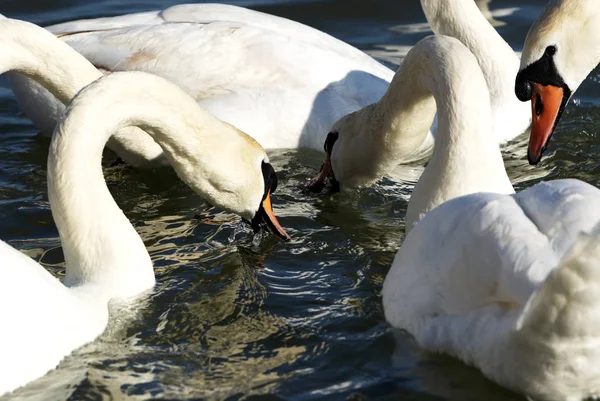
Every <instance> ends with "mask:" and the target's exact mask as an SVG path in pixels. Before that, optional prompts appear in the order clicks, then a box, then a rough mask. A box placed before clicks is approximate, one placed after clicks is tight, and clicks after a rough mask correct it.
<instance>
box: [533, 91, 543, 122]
mask: <svg viewBox="0 0 600 401" xmlns="http://www.w3.org/2000/svg"><path fill="white" fill-rule="evenodd" d="M542 111H544V103H543V102H542V97H541V96H540V94H539V93H536V94H535V115H536V116H538V117H539V116H540V114H542Z"/></svg>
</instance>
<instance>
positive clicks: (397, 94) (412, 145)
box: [309, 0, 531, 191]
mask: <svg viewBox="0 0 600 401" xmlns="http://www.w3.org/2000/svg"><path fill="white" fill-rule="evenodd" d="M421 5H422V7H423V10H424V12H425V15H426V17H427V20H428V21H429V23H430V25H431V27H432V29H433V31H434V32H435V33H436V34H441V35H447V36H452V37H455V38H457V39H458V40H460V41H461V42H462V43H463V44H464V45H465V46H466V47H467V48H468V49H469V50H470V51H471V52H472V53H473V55H474V56H475V58H476V60H477V61H478V63H479V67H480V70H481V71H483V73H484V74H483V75H484V80H485V83H486V86H487V88H488V90H486V91H485V92H478V93H477V94H476V97H472V98H468V101H469V102H473V103H476V102H480V101H481V95H482V94H483V93H486V92H487V93H488V100H487V101H488V102H489V103H491V105H492V109H491V110H492V111H491V121H492V126H491V127H490V129H488V132H487V136H489V137H490V138H491V140H493V141H496V142H497V143H504V142H506V141H508V140H510V139H512V138H514V137H516V136H517V135H520V134H521V133H523V131H525V130H526V129H527V127H528V126H529V123H530V119H531V115H530V112H529V108H528V107H527V105H523V104H522V103H521V102H519V101H518V100H517V99H515V98H514V94H513V79H514V75H515V74H516V73H517V70H518V65H519V60H518V58H517V56H516V55H515V53H514V52H513V50H512V49H511V48H510V46H509V45H508V44H507V43H506V42H505V41H504V40H503V39H502V38H501V37H500V35H499V34H498V33H497V32H496V31H495V29H494V28H493V27H492V26H491V25H490V24H489V22H488V21H487V20H486V19H485V17H484V16H483V15H482V14H481V13H480V12H479V9H478V8H477V6H476V4H475V3H474V2H473V1H472V0H456V1H445V0H421ZM419 73H420V72H419V70H418V69H417V68H414V67H413V68H411V67H408V66H406V58H405V59H404V61H403V63H402V65H401V66H400V68H399V69H398V71H397V72H396V74H395V76H394V78H393V79H392V82H391V83H390V86H389V87H388V90H387V91H386V93H385V94H384V95H383V97H382V98H381V100H380V101H379V102H377V103H375V104H373V105H369V106H367V107H365V108H363V109H361V110H359V111H356V112H354V113H351V114H349V115H346V116H344V117H343V118H341V119H340V120H338V121H337V122H336V123H335V124H334V125H333V127H332V128H331V130H330V132H331V136H330V137H329V138H330V139H329V141H328V142H326V145H325V148H326V149H325V150H326V153H327V155H326V160H325V163H324V164H323V168H322V169H321V171H320V173H319V175H318V176H317V177H316V178H315V179H313V181H311V183H310V184H309V188H311V189H312V190H315V191H319V190H320V189H321V187H322V186H323V182H324V180H325V178H327V177H329V178H330V179H331V180H332V181H333V182H334V187H340V188H344V187H345V188H352V187H360V186H365V185H369V184H370V183H372V182H374V181H376V180H377V179H379V178H380V177H382V176H383V175H385V174H386V173H387V172H389V171H391V170H392V169H393V168H394V167H395V166H396V165H397V164H398V163H399V162H400V161H402V162H413V161H416V160H420V159H423V158H424V157H425V156H428V154H429V152H430V151H431V147H432V146H433V138H432V137H431V136H430V135H425V134H424V131H423V127H424V125H425V124H428V123H430V122H431V118H430V114H429V112H431V111H432V110H435V107H433V98H427V99H424V98H418V97H417V96H413V91H414V90H415V85H417V84H416V81H418V80H419V78H418V77H417V76H418V75H419ZM425 110H428V111H429V112H427V113H426V112H425ZM419 113H421V114H419ZM438 129H439V127H438ZM435 136H436V140H437V137H438V135H437V134H436V135H435Z"/></svg>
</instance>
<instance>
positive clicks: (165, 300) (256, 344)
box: [0, 0, 600, 401]
mask: <svg viewBox="0 0 600 401" xmlns="http://www.w3.org/2000/svg"><path fill="white" fill-rule="evenodd" d="M117 3H118V4H117ZM235 3H236V4H241V5H252V6H256V7H257V8H258V9H260V10H263V11H266V12H272V13H277V14H279V15H283V16H286V17H290V18H294V19H298V20H300V21H303V22H306V23H310V24H311V25H313V26H316V27H317V28H319V29H324V30H326V31H328V32H331V33H332V34H334V35H336V36H338V37H340V38H342V39H344V40H347V41H349V42H351V43H353V44H355V45H357V46H359V47H360V48H361V49H364V50H366V51H368V52H369V53H370V54H372V55H373V56H376V57H377V58H379V59H380V60H381V61H383V62H385V63H387V64H388V65H390V66H392V67H393V68H396V67H397V65H398V64H399V63H400V62H401V60H402V58H403V57H404V55H405V54H406V52H407V51H408V50H409V49H410V46H411V45H412V44H414V43H415V42H416V41H417V40H419V39H420V38H421V37H423V36H425V35H427V34H429V28H428V26H427V25H426V24H424V22H425V20H424V17H423V15H422V14H421V12H420V9H419V4H418V1H416V0H415V1H411V2H406V4H405V3H404V2H395V1H392V0H389V1H379V2H377V6H372V5H366V4H367V1H366V0H352V1H349V2H346V0H333V1H324V0H310V1H300V0H298V1H283V0H270V1H258V0H256V1H254V0H252V1H250V0H248V1H237V2H235ZM479 3H480V4H481V7H483V8H484V10H486V9H487V7H489V10H488V11H490V10H491V11H490V13H489V15H488V19H490V21H492V22H493V23H494V24H495V25H496V26H498V29H499V30H500V32H501V34H503V35H505V36H507V37H509V38H510V43H511V45H512V46H513V47H514V48H515V49H520V46H521V43H522V40H523V38H524V35H525V33H526V30H527V27H528V25H529V24H530V23H531V21H532V20H533V18H534V17H535V15H536V13H538V12H539V11H540V9H541V7H542V5H543V4H544V1H541V0H540V1H533V0H532V1H523V2H516V1H509V0H506V1H502V2H500V1H498V2H496V1H492V2H489V1H481V2H479ZM496 3H499V5H496ZM24 4H25V2H21V1H20V0H7V1H6V4H4V3H3V5H2V6H0V13H3V14H6V15H8V16H17V17H21V18H25V19H28V20H31V21H35V22H39V23H50V22H55V21H63V20H68V19H72V18H76V17H84V16H99V15H114V14H119V13H126V12H133V11H141V10H147V9H153V8H158V7H163V6H166V5H168V4H172V3H170V2H169V1H167V0H164V1H163V0H139V1H136V2H129V3H127V4H126V3H124V2H120V1H119V2H115V1H111V0H97V1H89V2H88V1H83V0H81V1H57V2H55V3H48V2H44V1H31V2H27V5H24ZM369 4H370V3H369ZM3 7H5V8H3ZM597 81H598V74H597V73H594V74H592V75H591V77H590V78H589V79H588V80H587V81H586V83H585V84H584V85H583V87H582V91H581V92H578V94H577V96H576V99H575V104H571V105H570V106H569V107H568V108H567V110H566V112H565V114H564V117H563V119H562V122H561V124H560V125H559V127H558V129H557V132H556V134H555V136H554V138H553V142H552V144H551V145H550V148H549V150H548V152H547V154H548V156H547V157H546V158H545V159H544V160H543V162H542V163H541V165H540V166H538V167H532V166H530V165H529V164H528V163H527V160H526V155H525V152H526V143H527V135H528V133H526V134H524V135H523V136H521V137H519V138H517V139H516V140H514V141H512V142H511V143H509V144H507V145H506V146H505V147H504V148H503V154H504V160H505V162H506V166H507V170H508V172H509V176H510V178H511V179H512V180H513V182H514V183H515V186H516V188H517V189H522V188H525V187H528V186H530V185H533V184H534V183H536V182H538V181H540V180H541V179H555V178H565V177H576V178H579V179H582V180H585V181H587V182H590V183H592V184H594V185H599V184H600V164H599V163H598V159H599V158H600V157H599V156H600V139H599V138H598V134H597V132H599V128H600V127H599V124H600V123H598V121H600V90H598V84H597ZM0 85H1V86H0V221H2V224H1V225H0V238H2V239H5V240H7V241H8V242H9V243H10V244H11V245H13V246H15V247H16V248H18V249H20V250H22V251H23V252H24V253H26V254H27V255H29V256H30V257H32V258H34V259H36V260H39V261H41V262H42V263H43V264H44V265H45V266H46V267H47V268H48V270H50V271H51V272H52V274H54V275H55V276H57V277H62V276H63V275H64V257H63V255H62V250H61V248H60V241H59V239H58V233H57V231H56V228H55V226H54V223H53V220H52V215H51V212H50V208H49V204H48V198H47V194H46V177H45V174H46V156H47V149H48V145H49V140H48V139H47V138H45V137H43V136H41V135H37V132H36V130H35V129H34V128H33V126H32V125H31V124H30V123H29V122H28V120H26V119H25V118H23V117H22V116H21V115H20V114H19V110H18V107H17V104H16V102H15V100H14V98H13V96H12V93H11V92H10V90H9V89H7V88H8V86H7V82H6V80H5V79H4V78H2V79H1V80H0ZM269 157H270V159H271V160H272V162H273V165H274V167H275V169H276V170H277V171H278V172H279V187H278V190H277V192H276V193H275V195H274V196H273V202H274V209H275V212H276V214H277V215H278V217H279V219H280V222H281V224H282V225H283V226H284V227H286V229H287V230H288V233H289V234H290V235H291V236H292V239H291V241H289V242H288V243H282V242H280V241H278V240H276V239H275V238H273V237H272V236H269V235H261V234H257V235H255V234H254V233H253V232H252V230H251V229H250V228H249V227H248V226H247V225H246V224H244V223H242V222H241V221H240V219H239V218H238V217H236V216H233V215H232V214H229V213H225V212H223V211H220V210H218V209H216V208H214V207H212V206H210V205H209V204H207V203H206V202H204V201H203V200H202V199H201V198H200V197H198V196H197V195H195V194H193V193H192V191H191V190H190V189H189V188H187V187H186V186H185V185H184V184H183V183H181V182H180V181H179V180H178V178H177V176H176V175H175V174H174V173H173V172H172V171H169V170H168V169H164V170H156V171H139V170H134V169H132V168H129V167H122V166H119V167H110V168H108V167H107V168H106V169H105V176H106V180H107V183H108V186H109V189H110V190H111V193H112V194H113V196H114V197H115V199H116V201H117V203H118V204H119V205H120V207H121V208H122V209H123V211H124V212H125V214H126V215H127V216H128V217H129V219H130V220H131V221H132V223H133V224H134V226H135V227H136V229H137V231H138V233H139V234H140V236H141V237H142V239H143V240H144V243H145V245H146V247H147V249H148V251H149V253H150V255H151V257H152V260H153V262H154V266H155V272H156V277H157V285H156V287H155V289H154V291H152V292H150V293H148V294H147V295H146V296H145V297H143V298H142V299H141V300H140V301H139V302H138V303H137V304H136V305H127V306H123V305H118V304H113V305H111V313H112V316H113V320H112V321H111V325H110V327H109V328H108V330H107V331H106V332H105V333H104V335H103V336H102V337H101V338H100V339H99V340H98V341H96V342H94V343H92V344H89V345H87V346H85V347H83V348H81V349H79V350H77V351H76V352H75V353H74V354H73V355H72V356H70V357H68V358H66V359H65V360H64V361H63V362H62V363H61V365H60V366H59V368H58V369H57V370H55V371H53V372H51V373H50V374H48V375H47V376H45V377H44V378H42V379H40V380H37V381H36V382H34V383H31V384H30V385H28V386H26V387H24V388H23V389H20V390H18V391H17V392H16V393H15V394H14V395H13V396H12V398H11V397H7V399H9V398H10V399H18V400H42V399H48V400H60V399H68V398H69V397H70V398H69V399H75V400H79V399H102V400H109V399H139V400H145V399H149V398H152V397H156V398H168V399H241V398H243V397H246V396H251V395H255V396H264V398H265V399H297V400H313V399H348V400H366V399H402V400H439V399H448V400H494V401H496V400H505V401H508V400H516V399H521V398H519V397H517V396H515V395H514V394H512V393H510V392H508V391H505V390H503V389H501V388H499V387H498V386H496V385H494V384H492V383H491V382H489V381H488V380H486V379H485V378H484V377H483V376H482V375H481V374H480V373H479V372H478V371H477V370H475V369H472V368H469V367H466V366H465V365H464V364H462V363H460V362H458V361H456V360H454V359H452V358H448V357H441V356H436V355H431V354H428V353H425V352H423V351H422V350H419V349H418V347H416V345H415V344H414V341H413V340H412V339H411V338H410V337H409V336H408V335H407V334H405V333H394V332H393V331H391V330H390V329H389V327H388V325H387V324H386V323H385V320H384V316H383V310H382V306H381V298H380V291H381V287H382V283H383V280H384V278H385V275H386V273H387V271H388V269H389V267H390V265H391V263H392V260H393V257H394V255H395V252H396V251H397V249H398V248H399V246H400V244H401V243H402V240H403V237H404V216H405V212H406V207H407V204H408V200H409V198H410V194H411V191H412V189H413V187H414V184H415V183H416V181H417V180H418V177H419V175H420V174H421V172H422V170H423V167H422V166H420V165H408V166H399V167H398V168H397V169H395V170H394V171H393V172H392V173H391V174H390V175H389V176H388V177H385V178H384V179H382V180H380V181H379V182H378V183H377V184H375V185H374V186H373V187H371V188H367V189H363V190H360V191H351V192H346V193H343V194H336V195H332V196H315V195H313V194H310V193H307V192H306V191H304V190H303V189H302V188H303V185H305V184H306V182H307V181H308V180H309V179H310V178H312V176H314V174H316V172H317V169H318V167H319V166H320V165H321V162H322V157H323V156H322V154H321V153H319V152H314V151H308V150H301V151H279V152H272V153H271V154H270V155H269ZM105 159H106V161H108V160H114V155H108V154H107V157H106V158H105ZM108 164H110V163H108ZM267 394H271V395H272V396H271V398H268V397H267V396H266V395H267Z"/></svg>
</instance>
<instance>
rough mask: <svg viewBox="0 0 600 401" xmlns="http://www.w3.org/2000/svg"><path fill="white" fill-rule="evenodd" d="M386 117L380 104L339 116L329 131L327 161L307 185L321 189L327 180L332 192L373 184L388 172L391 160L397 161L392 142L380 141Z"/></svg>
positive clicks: (309, 187)
mask: <svg viewBox="0 0 600 401" xmlns="http://www.w3.org/2000/svg"><path fill="white" fill-rule="evenodd" d="M383 119H384V117H383V116H382V115H381V113H380V110H379V109H378V107H377V104H372V105H369V106H366V107H364V108H362V109H360V110H358V111H355V112H353V113H350V114H348V115H346V116H344V117H342V118H340V119H339V120H338V121H337V122H336V123H335V124H334V125H333V127H332V128H331V131H330V132H329V134H328V135H327V139H326V140H325V145H324V149H325V162H324V163H323V166H322V167H321V170H320V171H319V174H318V175H317V176H316V177H315V178H314V179H312V180H311V181H310V182H309V184H308V189H309V190H310V191H312V192H321V190H322V189H323V187H324V186H325V183H326V181H327V180H329V191H330V192H339V191H340V190H341V189H348V188H358V187H362V186H366V185H370V184H371V183H373V182H375V181H377V179H379V177H381V176H382V175H383V174H384V173H385V171H386V169H387V168H388V167H389V164H390V162H391V163H392V164H397V157H396V155H395V153H394V152H389V149H388V148H390V146H384V145H382V144H381V137H385V135H381V134H380V132H379V127H380V125H381V121H382V120H383Z"/></svg>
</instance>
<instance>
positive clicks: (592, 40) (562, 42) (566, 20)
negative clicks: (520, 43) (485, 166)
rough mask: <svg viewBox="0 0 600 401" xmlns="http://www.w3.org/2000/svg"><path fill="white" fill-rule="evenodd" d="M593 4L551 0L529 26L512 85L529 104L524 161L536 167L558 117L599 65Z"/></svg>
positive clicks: (599, 14) (585, 0) (596, 13)
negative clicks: (529, 122) (530, 116)
mask: <svg viewBox="0 0 600 401" xmlns="http://www.w3.org/2000/svg"><path fill="white" fill-rule="evenodd" d="M599 17H600V10H599V9H598V7H597V2H595V1H589V0H553V1H551V2H550V3H549V4H548V6H547V7H546V9H545V10H544V12H543V13H542V14H541V15H540V17H539V18H538V19H537V20H536V21H535V23H534V24H533V25H532V26H531V28H530V30H529V32H528V33H527V38H526V39H525V45H524V47H523V55H522V57H521V66H520V69H519V73H518V74H517V78H516V82H515V94H516V95H517V97H518V98H519V100H521V101H523V102H525V101H528V100H531V114H532V123H531V136H530V138H529V148H528V151H527V157H528V159H529V163H530V164H537V163H539V161H540V160H541V158H542V154H543V152H544V150H545V148H546V146H547V145H548V142H549V141H550V137H551V136H552V134H553V133H554V130H555V128H556V124H557V123H558V121H559V120H560V117H561V115H562V112H563V110H564V108H565V106H566V104H567V102H568V100H569V98H570V97H571V95H572V94H573V93H574V92H575V91H576V90H577V88H578V87H579V85H580V84H581V82H583V80H584V79H585V77H586V76H587V75H588V74H589V72H590V71H591V70H592V69H593V68H594V67H595V66H596V64H597V63H598V61H599V60H600V43H598V42H600V40H598V39H599V38H598V33H597V32H596V31H597V28H598V27H597V24H598V22H599V21H600V19H599Z"/></svg>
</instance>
